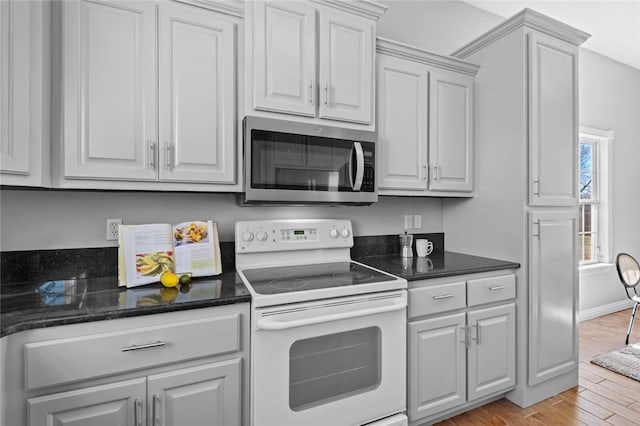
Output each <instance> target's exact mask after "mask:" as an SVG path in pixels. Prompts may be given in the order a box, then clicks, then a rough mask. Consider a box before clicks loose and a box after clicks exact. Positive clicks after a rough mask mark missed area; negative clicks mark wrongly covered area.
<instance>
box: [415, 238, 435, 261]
mask: <svg viewBox="0 0 640 426" xmlns="http://www.w3.org/2000/svg"><path fill="white" fill-rule="evenodd" d="M416 251H417V252H418V256H419V257H425V256H429V255H430V254H431V252H432V251H433V243H432V242H431V241H429V240H422V239H419V240H416Z"/></svg>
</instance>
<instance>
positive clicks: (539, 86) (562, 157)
mask: <svg viewBox="0 0 640 426" xmlns="http://www.w3.org/2000/svg"><path fill="white" fill-rule="evenodd" d="M527 43H528V52H529V64H530V77H529V108H528V111H529V141H530V142H529V188H530V190H529V203H530V205H532V206H575V205H576V204H577V203H578V183H577V181H576V179H577V176H578V171H577V160H576V159H577V158H578V153H577V152H578V151H577V150H578V47H577V46H575V45H573V44H570V43H567V42H564V41H562V40H558V39H556V38H553V37H550V36H546V35H544V34H540V33H535V32H532V33H530V34H528V36H527ZM560 165H562V166H560Z"/></svg>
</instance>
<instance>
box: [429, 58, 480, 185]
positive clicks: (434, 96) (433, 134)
mask: <svg viewBox="0 0 640 426" xmlns="http://www.w3.org/2000/svg"><path fill="white" fill-rule="evenodd" d="M430 85H431V89H430V90H431V93H430V98H429V99H430V100H429V163H430V174H431V178H430V179H429V189H430V190H432V191H463V192H465V191H471V190H473V77H471V76H467V75H464V74H458V73H455V72H448V71H444V70H441V69H432V70H431V72H430Z"/></svg>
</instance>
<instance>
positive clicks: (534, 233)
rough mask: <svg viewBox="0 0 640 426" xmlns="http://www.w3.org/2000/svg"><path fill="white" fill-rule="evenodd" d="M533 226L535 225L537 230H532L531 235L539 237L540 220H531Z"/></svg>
mask: <svg viewBox="0 0 640 426" xmlns="http://www.w3.org/2000/svg"><path fill="white" fill-rule="evenodd" d="M533 226H537V227H538V230H537V232H536V231H535V230H532V231H531V235H532V236H534V237H538V239H540V221H535V222H533Z"/></svg>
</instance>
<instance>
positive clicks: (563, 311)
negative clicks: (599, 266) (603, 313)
mask: <svg viewBox="0 0 640 426" xmlns="http://www.w3.org/2000/svg"><path fill="white" fill-rule="evenodd" d="M529 229H530V231H529V265H530V266H529V384H530V385H535V384H538V383H540V382H543V381H544V380H547V379H550V378H553V377H556V376H559V375H561V374H564V373H567V372H570V371H572V370H574V369H576V368H578V367H577V366H578V343H577V342H578V335H577V333H578V328H577V302H578V261H577V253H578V251H577V235H578V234H577V214H576V213H575V212H537V213H530V216H529Z"/></svg>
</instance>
